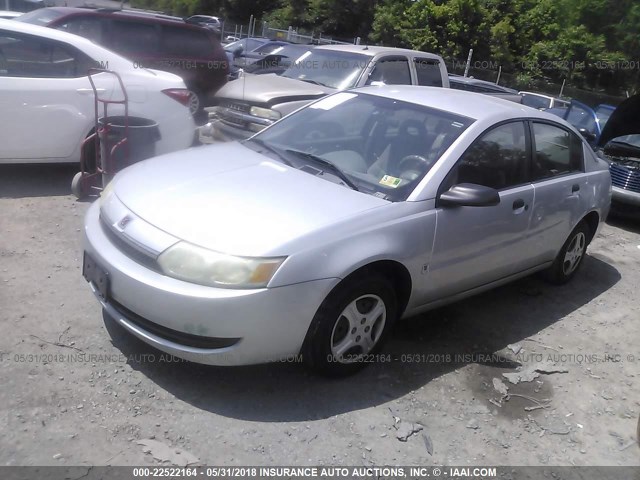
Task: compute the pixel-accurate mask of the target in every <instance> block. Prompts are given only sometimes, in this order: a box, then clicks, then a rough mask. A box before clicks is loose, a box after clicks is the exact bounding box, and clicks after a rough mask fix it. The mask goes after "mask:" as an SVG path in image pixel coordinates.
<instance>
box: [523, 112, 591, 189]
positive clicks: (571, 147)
mask: <svg viewBox="0 0 640 480" xmlns="http://www.w3.org/2000/svg"><path fill="white" fill-rule="evenodd" d="M533 138H534V145H535V147H534V155H533V168H532V173H533V179H534V180H540V179H544V178H550V177H555V176H557V175H563V174H567V173H572V172H581V171H584V164H583V149H582V140H580V138H578V136H577V135H575V134H573V133H570V132H569V131H567V130H565V129H563V128H560V127H556V126H554V125H549V124H546V123H534V124H533Z"/></svg>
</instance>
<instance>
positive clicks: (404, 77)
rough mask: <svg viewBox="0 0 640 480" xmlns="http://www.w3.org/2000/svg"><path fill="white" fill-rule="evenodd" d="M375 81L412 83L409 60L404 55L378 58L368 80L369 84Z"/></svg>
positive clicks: (390, 83) (395, 83)
mask: <svg viewBox="0 0 640 480" xmlns="http://www.w3.org/2000/svg"><path fill="white" fill-rule="evenodd" d="M374 83H384V84H385V85H411V73H410V72H409V61H408V60H407V59H406V58H404V57H391V58H382V59H380V60H378V61H377V62H376V65H375V67H374V68H373V71H372V72H371V74H370V75H369V79H368V80H367V85H371V84H374Z"/></svg>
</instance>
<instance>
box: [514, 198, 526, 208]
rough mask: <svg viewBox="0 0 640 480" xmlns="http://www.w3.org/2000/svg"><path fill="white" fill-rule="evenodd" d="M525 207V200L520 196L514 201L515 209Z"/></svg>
mask: <svg viewBox="0 0 640 480" xmlns="http://www.w3.org/2000/svg"><path fill="white" fill-rule="evenodd" d="M522 207H524V200H523V199H521V198H518V199H517V200H514V201H513V209H514V210H518V209H520V208H522Z"/></svg>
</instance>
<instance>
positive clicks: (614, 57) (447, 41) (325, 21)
mask: <svg viewBox="0 0 640 480" xmlns="http://www.w3.org/2000/svg"><path fill="white" fill-rule="evenodd" d="M135 1H136V2H137V5H138V6H143V7H146V8H153V9H159V10H164V11H168V12H171V13H174V14H178V15H190V14H193V13H202V14H213V15H219V16H222V17H225V18H226V19H227V20H231V21H234V22H238V23H244V24H246V23H247V22H248V20H249V16H250V15H254V16H255V17H256V18H258V20H262V21H267V22H268V23H269V25H270V26H273V27H276V28H284V29H286V28H288V27H289V26H293V27H296V28H304V29H307V30H313V31H315V32H321V33H322V34H323V35H324V34H327V35H333V36H334V37H338V38H354V37H356V36H359V37H361V38H362V39H363V41H368V42H372V43H379V44H384V45H388V46H398V47H405V48H413V49H417V50H425V51H431V52H435V53H438V54H440V55H441V56H443V57H444V58H445V59H446V60H447V61H449V62H452V61H454V60H456V61H461V62H463V61H464V60H465V59H466V57H467V54H468V52H469V49H471V48H472V49H473V58H474V60H479V61H484V62H486V63H488V64H490V65H500V66H502V68H503V70H504V71H505V72H513V73H514V74H517V75H518V77H519V78H523V79H525V78H526V79H532V80H535V79H545V80H552V81H562V80H564V79H566V80H567V81H570V82H571V83H572V84H574V85H576V86H583V87H591V88H598V89H605V90H609V91H612V92H620V91H621V90H625V89H626V90H631V91H633V90H636V91H637V90H638V87H639V82H640V66H639V63H640V55H639V54H638V52H640V2H638V0H135Z"/></svg>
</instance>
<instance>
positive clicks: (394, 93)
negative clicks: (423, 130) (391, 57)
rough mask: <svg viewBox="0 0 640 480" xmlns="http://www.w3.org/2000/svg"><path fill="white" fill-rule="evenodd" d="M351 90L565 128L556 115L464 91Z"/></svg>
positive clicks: (400, 87)
mask: <svg viewBox="0 0 640 480" xmlns="http://www.w3.org/2000/svg"><path fill="white" fill-rule="evenodd" d="M351 91H354V92H362V93H367V94H370V95H378V96H383V97H387V98H392V99H394V100H400V101H404V102H409V103H414V104H417V105H423V106H425V107H431V108H436V109H438V110H444V111H447V112H451V113H454V114H457V115H462V116H464V117H468V118H472V119H474V120H483V119H486V120H493V121H500V120H508V119H511V118H523V117H527V118H539V119H542V120H550V121H553V122H555V123H561V124H562V125H567V126H568V125H569V124H567V123H566V122H564V121H563V120H562V119H560V118H559V117H557V116H556V115H552V114H550V113H546V112H543V111H540V110H537V109H535V108H531V107H527V106H526V105H521V104H519V103H516V102H512V101H509V100H505V99H502V98H497V97H494V96H491V95H483V94H480V93H475V92H467V91H465V90H454V89H449V88H442V87H420V86H414V85H383V86H369V87H362V88H358V89H354V90H351Z"/></svg>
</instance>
